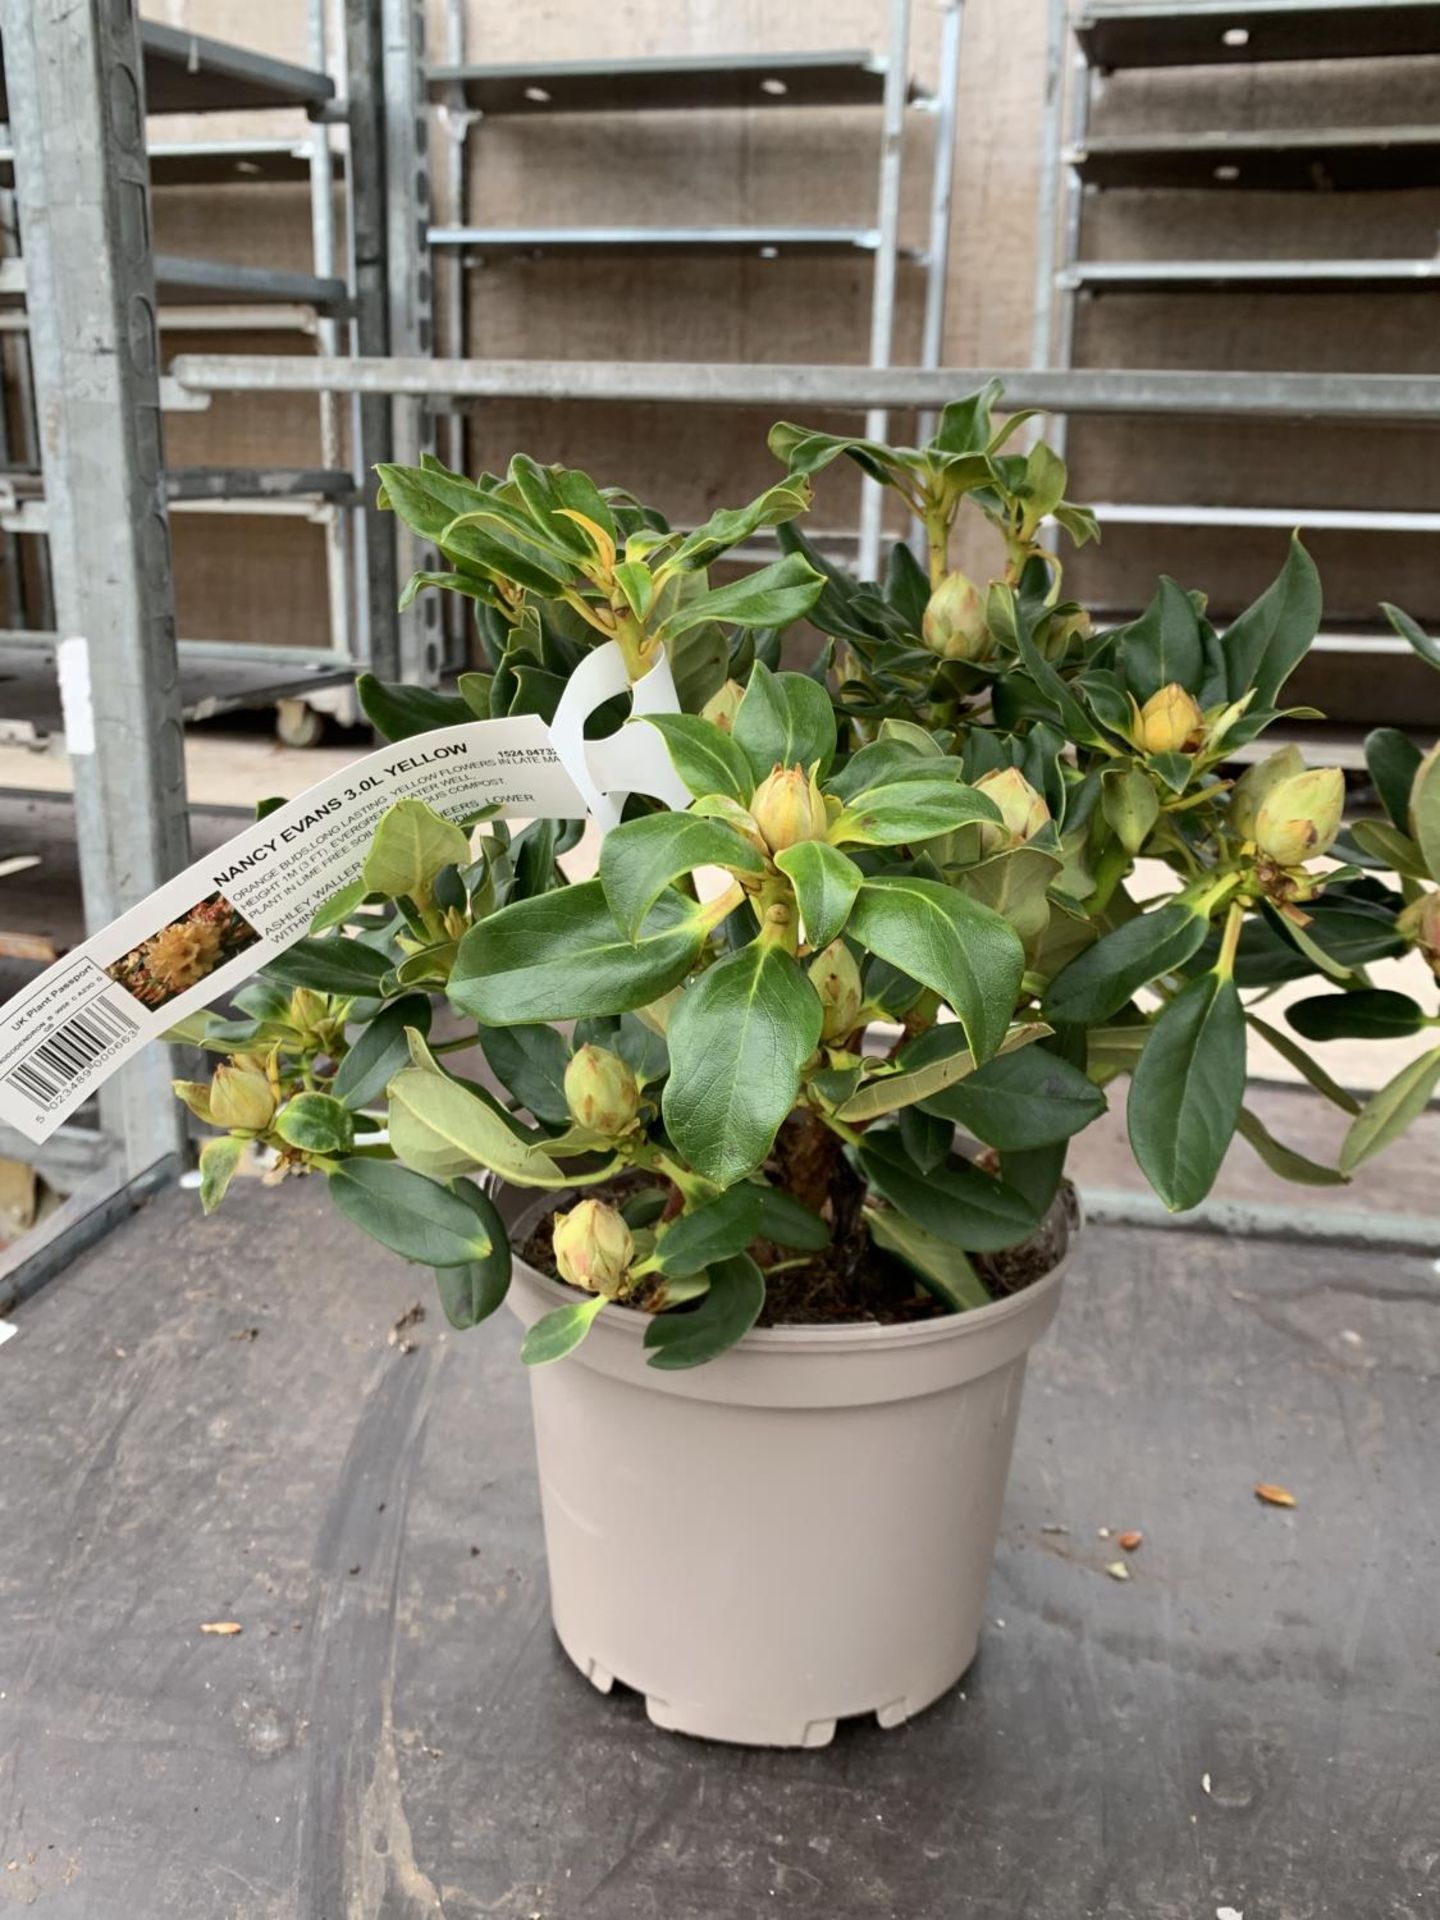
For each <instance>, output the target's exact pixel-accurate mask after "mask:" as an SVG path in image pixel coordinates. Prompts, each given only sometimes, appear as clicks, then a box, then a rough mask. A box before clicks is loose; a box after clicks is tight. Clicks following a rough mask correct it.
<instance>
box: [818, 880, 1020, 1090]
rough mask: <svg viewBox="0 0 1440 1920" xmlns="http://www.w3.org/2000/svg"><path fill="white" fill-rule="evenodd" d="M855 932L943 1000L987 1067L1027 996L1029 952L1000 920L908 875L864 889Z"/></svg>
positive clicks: (851, 925) (853, 915)
mask: <svg viewBox="0 0 1440 1920" xmlns="http://www.w3.org/2000/svg"><path fill="white" fill-rule="evenodd" d="M848 929H849V931H850V932H851V933H852V934H853V935H854V937H855V938H856V939H857V940H859V941H861V942H862V943H863V944H864V945H865V946H866V947H868V948H869V949H870V951H871V952H872V953H875V954H878V955H879V956H880V958H881V959H882V960H888V961H889V962H890V964H891V965H892V966H894V967H899V968H900V969H901V971H902V972H904V973H908V974H909V975H910V976H911V978H912V979H915V980H918V981H920V982H921V984H922V985H923V986H927V987H929V988H930V990H931V991H932V992H933V993H938V994H939V995H940V997H941V999H942V1000H944V1001H945V1002H946V1004H947V1005H948V1006H950V1007H951V1008H952V1009H953V1010H954V1013H955V1015H956V1018H957V1019H958V1020H959V1021H960V1024H961V1025H962V1026H963V1027H964V1029H965V1034H966V1038H967V1039H968V1041H969V1044H970V1050H971V1052H972V1053H973V1054H974V1055H975V1057H976V1059H978V1060H987V1059H989V1057H990V1055H991V1054H992V1053H994V1052H995V1051H996V1049H997V1048H998V1047H999V1045H1000V1043H1001V1041H1002V1040H1003V1039H1004V1038H1005V1034H1006V1030H1007V1028H1008V1027H1009V1024H1010V1016H1011V1014H1012V1012H1013V1011H1014V1007H1015V1002H1016V999H1017V997H1018V995H1019V991H1020V979H1021V975H1022V974H1023V972H1024V969H1025V952H1024V948H1023V947H1022V946H1021V944H1020V940H1019V937H1018V936H1017V934H1016V933H1015V931H1014V929H1013V928H1012V927H1011V926H1009V925H1008V924H1007V923H1006V922H1005V921H1004V920H1002V919H1001V918H1000V916H999V914H998V913H994V912H992V911H991V909H990V908H989V907H983V906H981V905H979V903H978V902H976V901H974V900H969V899H967V898H966V897H965V895H964V894H962V893H957V892H956V890H955V889H954V888H953V887H947V886H942V885H941V884H940V883H939V882H937V881H934V880H922V879H918V878H914V877H912V876H910V875H908V874H905V875H902V874H883V875H879V876H877V877H876V878H875V879H869V880H866V881H865V882H864V884H863V885H862V886H861V888H860V891H859V893H858V894H857V895H856V897H855V904H854V906H853V907H852V908H851V910H850V919H849V922H848Z"/></svg>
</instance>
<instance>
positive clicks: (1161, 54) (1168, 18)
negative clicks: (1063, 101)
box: [1075, 0, 1440, 68]
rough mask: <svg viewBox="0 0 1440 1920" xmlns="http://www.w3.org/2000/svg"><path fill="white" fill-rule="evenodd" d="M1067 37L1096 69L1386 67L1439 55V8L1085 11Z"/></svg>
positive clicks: (1350, 4) (1281, 1) (1272, 0)
mask: <svg viewBox="0 0 1440 1920" xmlns="http://www.w3.org/2000/svg"><path fill="white" fill-rule="evenodd" d="M1075 33H1076V38H1077V40H1078V41H1079V43H1080V46H1081V48H1082V50H1083V52H1084V54H1085V57H1086V59H1087V60H1088V61H1089V63H1090V65H1091V66H1093V67H1099V68H1114V67H1192V66H1218V65H1247V64H1251V63H1254V62H1259V61H1270V60H1351V59H1386V58H1394V57H1396V56H1404V55H1408V54H1425V53H1440V5H1436V4H1434V0H1310V4H1309V5H1303V4H1302V5H1296V4H1294V3H1293V0H1249V4H1248V5H1245V4H1237V0H1178V3H1177V0H1171V4H1169V5H1153V6H1152V5H1125V4H1118V5H1117V4H1109V5H1093V6H1086V7H1083V8H1082V9H1081V11H1080V14H1079V17H1078V19H1077V21H1076V24H1075Z"/></svg>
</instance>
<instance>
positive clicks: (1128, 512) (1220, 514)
mask: <svg viewBox="0 0 1440 1920" xmlns="http://www.w3.org/2000/svg"><path fill="white" fill-rule="evenodd" d="M1094 511H1095V512H1096V514H1097V515H1098V516H1099V518H1100V522H1101V524H1102V526H1117V527H1123V526H1136V527H1279V528H1282V529H1284V530H1286V531H1288V530H1289V529H1290V528H1292V527H1301V528H1303V529H1304V530H1305V531H1306V532H1307V533H1440V512H1434V513H1429V512H1410V511H1402V510H1395V511H1391V510H1389V509H1386V508H1362V507H1199V506H1186V505H1183V504H1177V505H1174V506H1165V505H1160V504H1152V503H1151V502H1149V501H1132V500H1126V501H1117V500H1108V501H1105V502H1103V503H1101V504H1099V505H1097V506H1096V507H1095V509H1094ZM1396 645H1397V649H1398V650H1400V651H1404V650H1405V643H1404V641H1397V643H1396Z"/></svg>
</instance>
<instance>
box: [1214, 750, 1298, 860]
mask: <svg viewBox="0 0 1440 1920" xmlns="http://www.w3.org/2000/svg"><path fill="white" fill-rule="evenodd" d="M1304 771H1305V761H1304V759H1303V757H1302V756H1301V753H1300V749H1299V748H1298V747H1281V749H1280V751H1279V752H1278V753H1272V754H1271V755H1270V756H1269V758H1268V759H1265V760H1261V761H1259V762H1258V763H1257V764H1256V765H1255V766H1253V767H1247V768H1246V769H1245V771H1244V773H1242V774H1241V776H1240V778H1239V779H1238V780H1237V781H1236V782H1235V785H1234V787H1233V788H1232V789H1231V793H1230V829H1231V831H1232V832H1233V833H1237V834H1238V835H1239V836H1240V838H1241V839H1242V840H1253V839H1254V838H1255V821H1256V818H1257V816H1258V815H1259V812H1260V803H1261V802H1262V801H1263V800H1264V798H1265V796H1266V794H1267V793H1270V792H1271V791H1272V790H1273V789H1274V788H1275V787H1278V786H1279V785H1280V783H1281V781H1282V780H1293V779H1294V777H1295V775H1296V774H1297V773H1303V772H1304Z"/></svg>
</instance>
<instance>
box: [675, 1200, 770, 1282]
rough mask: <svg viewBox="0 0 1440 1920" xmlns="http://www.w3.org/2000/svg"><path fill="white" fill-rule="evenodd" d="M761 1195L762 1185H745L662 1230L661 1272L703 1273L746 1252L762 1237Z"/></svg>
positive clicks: (683, 1214)
mask: <svg viewBox="0 0 1440 1920" xmlns="http://www.w3.org/2000/svg"><path fill="white" fill-rule="evenodd" d="M760 1196H761V1190H760V1188H759V1187H758V1186H751V1185H749V1184H748V1183H746V1182H742V1183H741V1184H740V1185H739V1186H737V1187H731V1188H730V1189H729V1191H728V1192H726V1193H722V1194H720V1195H719V1196H718V1197H717V1198H716V1199H714V1200H707V1201H706V1202H705V1203H704V1205H703V1206H699V1207H696V1209H695V1211H694V1212H693V1213H682V1214H681V1215H680V1217H679V1219H678V1220H674V1221H672V1222H671V1224H670V1225H669V1226H668V1227H662V1228H661V1229H660V1233H659V1237H658V1239H657V1240H656V1242H655V1261H656V1264H657V1265H658V1267H659V1269H660V1271H661V1273H673V1274H689V1273H700V1272H702V1271H703V1270H704V1269H705V1268H706V1267H708V1266H710V1265H711V1264H712V1262H714V1261H716V1260H728V1259H729V1258H730V1257H731V1256H732V1255H733V1254H737V1253H743V1252H744V1251H745V1249H746V1248H747V1247H748V1246H749V1244H750V1242H751V1241H752V1240H755V1239H758V1238H759V1235H760V1222H761V1216H762V1213H763V1207H762V1203H761V1197H760Z"/></svg>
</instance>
